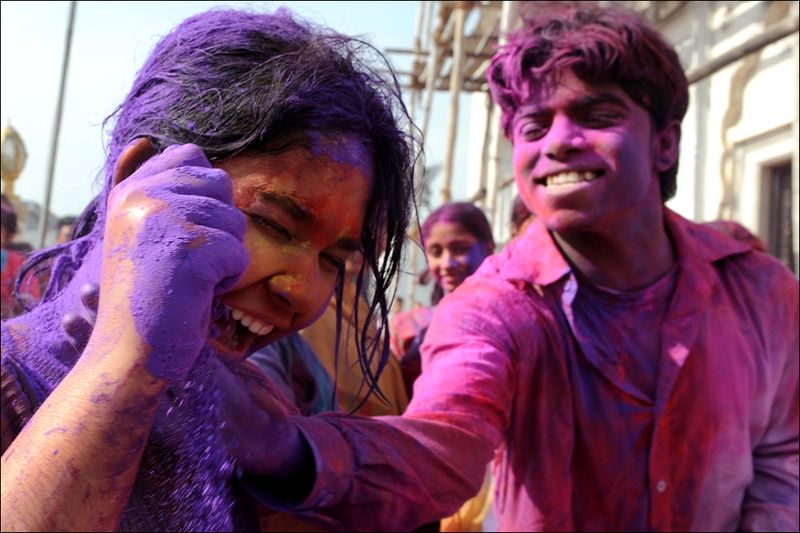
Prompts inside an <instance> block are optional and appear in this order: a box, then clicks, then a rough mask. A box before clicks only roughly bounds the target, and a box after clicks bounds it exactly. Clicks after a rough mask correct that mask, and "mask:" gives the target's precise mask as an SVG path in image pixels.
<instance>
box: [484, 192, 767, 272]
mask: <svg viewBox="0 0 800 533" xmlns="http://www.w3.org/2000/svg"><path fill="white" fill-rule="evenodd" d="M664 222H665V225H666V227H667V231H668V232H669V234H670V236H671V237H672V242H673V243H674V245H675V248H676V250H677V254H678V257H679V262H680V263H681V264H686V263H695V264H697V262H700V263H713V262H715V261H719V260H721V259H724V258H726V257H729V256H731V255H736V254H741V253H746V252H749V251H751V250H752V249H751V248H750V246H748V245H747V244H745V243H742V242H740V241H737V240H735V239H734V238H733V237H730V236H728V235H725V234H724V233H721V232H719V231H717V230H714V229H711V228H708V227H706V226H704V225H702V224H696V223H693V222H690V221H688V220H686V219H685V218H683V217H682V216H680V215H678V214H677V213H675V212H674V211H672V210H670V209H669V208H667V207H664ZM499 259H500V262H499V265H498V266H499V275H500V276H501V277H502V278H504V279H506V280H509V281H512V282H515V281H522V282H525V283H529V284H532V285H550V284H552V283H555V282H556V281H558V280H560V279H561V278H562V277H564V276H565V275H567V274H569V273H571V272H572V269H571V267H570V265H569V263H568V262H567V261H566V260H565V259H564V257H563V256H562V255H561V251H560V250H559V248H558V246H556V243H555V241H554V240H553V236H552V235H551V233H550V231H549V230H548V229H547V227H546V226H545V225H544V223H543V222H542V220H541V219H538V218H537V219H536V220H534V221H533V222H532V223H531V224H530V225H529V227H528V229H527V230H526V231H525V233H524V234H523V235H521V236H520V237H518V238H517V239H515V240H513V241H511V242H510V243H508V244H507V245H506V247H505V248H504V249H503V251H502V252H501V253H500V257H499Z"/></svg>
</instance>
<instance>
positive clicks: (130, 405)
mask: <svg viewBox="0 0 800 533" xmlns="http://www.w3.org/2000/svg"><path fill="white" fill-rule="evenodd" d="M143 349H144V348H143V347H142V346H141V344H140V343H139V342H138V341H137V340H136V339H118V341H117V342H115V343H113V344H111V343H106V344H100V343H98V342H95V343H92V342H91V341H90V343H89V345H88V346H87V349H86V352H85V353H84V356H83V357H82V358H81V360H80V361H79V362H78V363H77V364H76V365H75V367H74V368H73V369H72V370H71V371H70V373H69V374H68V375H67V376H66V377H65V378H64V380H63V381H62V382H61V383H60V384H59V386H58V387H57V388H56V389H55V390H54V391H53V393H52V394H51V395H50V396H49V397H48V399H47V400H46V401H45V402H44V404H42V406H41V407H40V408H39V410H38V411H37V412H36V414H35V415H34V416H33V417H32V418H31V420H30V422H29V423H28V424H27V426H26V427H25V428H24V430H23V431H22V432H21V433H20V434H19V435H18V436H17V438H16V439H15V440H14V442H13V443H12V444H11V446H10V447H9V448H8V450H6V452H5V453H4V454H3V458H2V513H1V515H0V516H2V525H1V527H2V530H3V531H20V530H28V531H59V530H60V531H65V530H71V531H76V530H77V531H81V530H82V531H109V530H114V529H116V528H117V525H118V523H119V519H120V516H121V514H122V512H123V510H124V508H125V505H126V503H127V501H128V497H129V496H130V492H131V488H132V486H133V482H134V480H135V479H136V474H137V472H138V469H139V464H140V461H141V457H142V451H143V449H144V445H145V443H146V442H147V439H148V436H149V434H150V431H151V428H152V424H153V419H154V418H155V413H156V409H157V407H158V403H159V399H160V398H161V394H162V392H163V390H164V388H165V384H164V382H163V381H161V380H158V379H155V378H154V377H153V376H152V375H151V374H150V373H149V372H148V371H147V370H146V369H145V367H144V366H143V364H142V361H143V357H142V354H143V353H144V352H143Z"/></svg>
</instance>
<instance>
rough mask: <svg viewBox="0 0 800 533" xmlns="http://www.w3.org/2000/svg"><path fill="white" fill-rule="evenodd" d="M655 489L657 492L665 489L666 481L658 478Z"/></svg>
mask: <svg viewBox="0 0 800 533" xmlns="http://www.w3.org/2000/svg"><path fill="white" fill-rule="evenodd" d="M656 490H657V491H658V492H664V491H665V490H667V482H666V481H664V480H663V479H662V480H660V481H659V482H658V483H656Z"/></svg>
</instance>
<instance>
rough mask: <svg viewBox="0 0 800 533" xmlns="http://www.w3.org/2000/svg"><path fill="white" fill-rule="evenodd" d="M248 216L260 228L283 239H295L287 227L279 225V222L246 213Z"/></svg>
mask: <svg viewBox="0 0 800 533" xmlns="http://www.w3.org/2000/svg"><path fill="white" fill-rule="evenodd" d="M246 214H247V215H248V216H249V217H250V218H252V219H253V220H254V221H255V222H256V223H257V224H259V225H260V226H262V227H264V228H266V229H267V230H269V231H271V232H274V233H276V234H278V235H279V236H280V237H282V238H283V239H286V240H292V239H293V238H294V237H293V236H292V234H291V233H290V232H289V230H287V229H286V228H285V227H283V226H282V225H280V224H278V223H277V222H275V221H273V220H270V219H268V218H265V217H262V216H260V215H256V214H253V213H246Z"/></svg>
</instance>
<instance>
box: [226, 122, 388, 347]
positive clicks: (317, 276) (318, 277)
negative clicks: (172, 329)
mask: <svg viewBox="0 0 800 533" xmlns="http://www.w3.org/2000/svg"><path fill="white" fill-rule="evenodd" d="M306 137H307V142H306V143H301V144H296V145H294V146H292V147H291V148H289V149H288V150H286V151H284V152H282V153H279V154H276V155H272V154H269V155H267V154H263V153H256V152H245V153H243V154H239V155H236V156H234V157H232V158H230V159H227V160H225V161H222V162H221V163H219V164H218V165H217V166H218V167H219V168H221V169H223V170H225V171H226V172H227V173H228V174H229V175H230V176H231V179H232V180H233V190H234V192H233V196H234V203H235V205H236V207H238V208H239V209H240V210H242V211H243V212H244V213H245V214H246V215H247V227H246V230H245V234H244V244H245V247H246V248H247V251H248V252H249V254H250V264H249V265H248V267H247V269H246V270H245V272H244V274H243V275H242V277H241V279H240V280H239V282H238V283H237V284H236V285H235V286H234V287H233V288H232V289H231V290H230V291H229V292H227V293H225V294H224V295H222V296H221V297H220V299H219V300H220V301H221V303H222V304H224V305H225V306H226V307H227V309H228V310H230V313H222V314H223V315H224V316H222V317H221V318H218V319H217V320H216V321H215V325H217V327H218V328H219V329H220V331H221V333H220V334H219V335H218V336H217V337H216V338H214V339H212V340H211V343H212V345H214V347H215V348H216V349H217V350H221V351H223V353H226V355H229V356H231V357H235V358H241V357H244V356H247V355H249V354H250V353H252V352H253V351H254V350H257V349H259V348H261V347H263V346H264V345H266V344H268V343H269V342H271V341H273V340H275V339H277V338H280V337H283V336H285V335H287V334H289V333H290V332H292V331H296V330H298V329H301V328H303V327H305V326H307V325H308V324H310V323H312V322H313V321H314V320H315V319H316V318H317V317H318V316H319V314H320V313H321V312H322V310H323V309H324V308H325V306H326V305H327V303H328V301H329V300H330V297H331V295H332V293H333V290H334V287H335V285H336V281H337V279H338V276H339V270H340V269H341V268H343V267H344V264H345V261H347V260H348V259H349V258H350V257H351V256H353V255H354V254H358V253H360V252H359V250H360V249H361V228H362V225H363V222H364V216H365V214H366V209H367V203H368V201H369V198H370V195H371V191H372V184H373V179H374V178H373V173H372V156H371V155H370V153H369V151H368V150H367V149H366V148H365V147H364V145H363V143H362V142H360V139H357V138H354V137H352V136H346V135H338V136H322V135H318V134H308V135H307V136H306Z"/></svg>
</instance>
